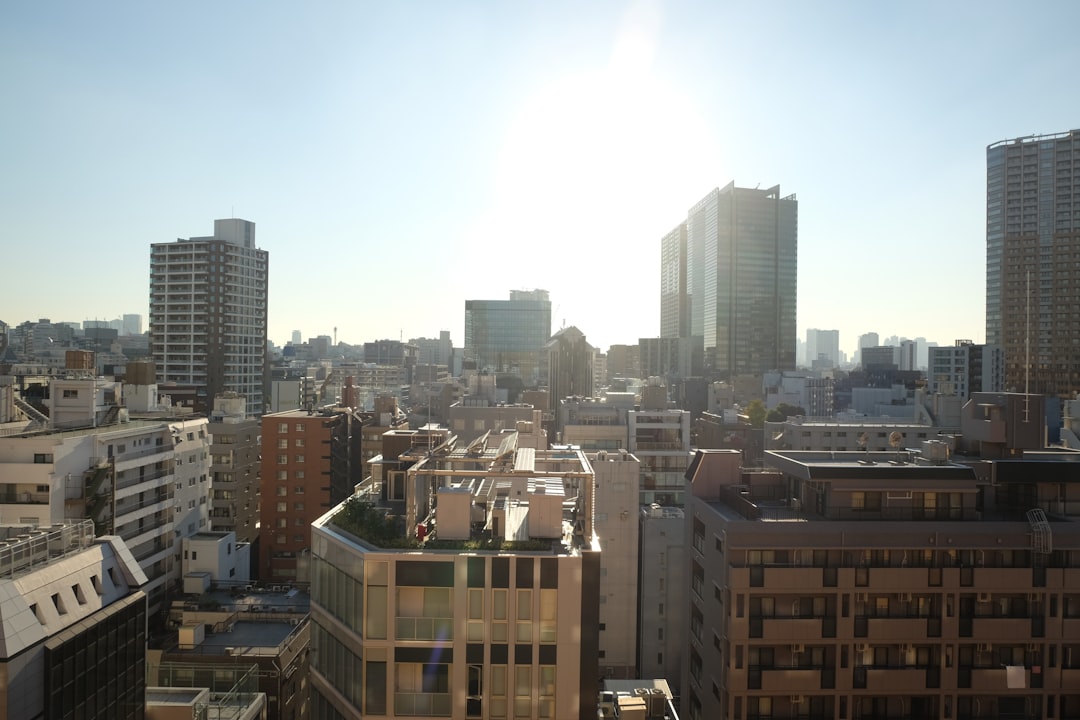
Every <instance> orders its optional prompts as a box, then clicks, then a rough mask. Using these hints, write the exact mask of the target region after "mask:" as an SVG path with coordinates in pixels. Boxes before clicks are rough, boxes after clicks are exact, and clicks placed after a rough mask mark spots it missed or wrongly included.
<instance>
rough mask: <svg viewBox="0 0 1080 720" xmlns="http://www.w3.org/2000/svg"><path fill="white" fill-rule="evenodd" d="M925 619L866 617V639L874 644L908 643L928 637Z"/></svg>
mask: <svg viewBox="0 0 1080 720" xmlns="http://www.w3.org/2000/svg"><path fill="white" fill-rule="evenodd" d="M928 619H929V618H926V617H868V618H866V624H867V633H866V637H870V638H873V639H874V642H878V643H884V642H910V641H911V640H912V638H924V637H927V636H928V633H927V623H926V621H927V620H928Z"/></svg>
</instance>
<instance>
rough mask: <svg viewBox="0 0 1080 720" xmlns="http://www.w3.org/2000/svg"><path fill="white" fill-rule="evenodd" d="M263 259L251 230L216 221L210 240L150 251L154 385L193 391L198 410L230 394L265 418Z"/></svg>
mask: <svg viewBox="0 0 1080 720" xmlns="http://www.w3.org/2000/svg"><path fill="white" fill-rule="evenodd" d="M267 265H268V254H267V252H266V251H265V250H259V249H258V248H257V247H255V223H253V222H248V221H247V220H239V219H229V220H215V221H214V234H213V236H212V237H193V238H191V239H189V240H182V239H179V240H177V241H176V242H172V243H154V244H153V245H151V254H150V348H151V352H152V354H153V358H154V361H155V363H156V364H157V371H158V382H162V383H166V382H175V383H178V384H180V385H192V386H195V387H196V388H197V390H196V392H197V397H199V398H200V399H201V400H202V405H203V408H202V409H203V410H204V411H207V412H208V411H209V409H210V405H211V404H212V402H213V399H214V397H216V396H217V395H219V394H221V393H223V392H225V391H232V392H235V393H238V394H240V395H243V396H244V397H245V398H246V399H247V414H248V415H261V414H262V412H263V377H264V367H265V365H266V292H267Z"/></svg>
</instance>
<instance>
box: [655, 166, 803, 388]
mask: <svg viewBox="0 0 1080 720" xmlns="http://www.w3.org/2000/svg"><path fill="white" fill-rule="evenodd" d="M670 237H671V235H669V236H668V238H670ZM664 244H665V247H666V246H667V245H668V244H669V241H668V239H667V238H665V243H664ZM685 267H686V296H687V299H688V302H689V307H690V334H691V335H692V336H697V337H700V338H702V341H703V344H704V348H705V358H706V360H705V364H706V372H707V373H708V374H710V375H711V376H712V377H714V378H718V379H721V378H723V379H728V378H731V377H733V376H735V375H741V374H761V373H763V372H766V371H769V370H791V369H794V368H795V334H796V330H795V311H796V296H797V290H798V286H797V282H798V278H797V270H798V202H797V201H796V199H795V196H794V195H789V196H787V197H781V196H780V186H779V185H777V186H775V187H772V188H769V189H767V190H759V189H749V188H737V187H735V184H734V183H730V184H728V185H727V186H726V187H724V188H723V189H717V190H713V191H712V192H710V193H709V194H708V195H706V196H705V197H704V198H702V199H701V201H699V202H698V203H697V204H696V205H694V206H693V207H692V208H690V212H689V214H688V217H687V221H686V266H685Z"/></svg>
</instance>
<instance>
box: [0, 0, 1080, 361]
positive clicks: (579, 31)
mask: <svg viewBox="0 0 1080 720" xmlns="http://www.w3.org/2000/svg"><path fill="white" fill-rule="evenodd" d="M1078 26H1080V3H1073V2H1055V3H1048V2H1041V3H1040V2H1027V3H1023V4H1021V3H1019V2H1016V3H1000V2H974V1H968V0H958V1H957V2H950V3H941V2H903V3H883V2H870V3H868V2H862V1H859V2H828V1H823V2H813V3H808V2H787V1H785V0H779V1H777V2H772V3H736V2H715V1H710V2H701V3H698V2H664V3H659V2H604V1H602V0H597V1H594V2H587V3H582V2H560V1H558V0H554V1H552V0H548V1H545V2H527V1H524V0H523V1H522V2H494V1H493V0H487V1H484V2H467V1H464V0H462V1H457V2H445V1H440V2H419V1H416V2H382V3H366V2H316V3H303V4H301V3H294V2H274V1H262V2H241V1H237V2H229V3H211V2H186V3H141V2H114V3H104V4H102V3H85V2H74V1H71V2H63V1H57V2H49V3H22V2H16V3H3V4H2V5H0V93H2V97H3V105H2V107H3V110H2V111H0V137H2V138H3V140H2V141H0V252H2V254H0V289H2V292H0V320H2V321H4V322H7V323H8V324H11V325H14V324H18V323H20V322H22V321H24V320H29V319H37V318H41V317H48V318H50V319H52V320H53V321H84V320H94V319H112V318H117V317H120V316H121V315H122V314H124V313H139V314H142V315H143V316H144V318H147V317H148V294H149V258H150V244H151V243H155V242H170V241H173V240H175V239H177V238H188V237H196V236H206V235H210V234H212V232H213V221H214V219H216V218H228V217H239V218H244V219H247V220H251V221H253V222H255V223H256V243H257V245H258V246H259V247H260V248H262V249H264V250H267V251H268V252H269V257H270V289H269V310H268V319H269V337H270V339H271V340H272V341H274V342H275V343H277V344H279V345H281V344H284V343H285V342H286V341H287V340H289V338H290V336H291V332H292V331H293V330H299V331H300V332H301V334H302V337H303V338H305V339H306V338H309V337H315V336H317V335H330V336H333V335H334V333H335V329H336V332H337V338H338V339H339V340H341V341H343V342H350V343H362V342H365V341H370V340H376V339H384V338H389V339H404V340H408V339H410V338H415V337H437V336H438V334H439V331H440V330H449V331H450V335H451V338H452V340H453V342H454V344H455V345H456V346H461V345H463V344H464V334H463V332H464V331H463V327H464V306H465V300H467V299H507V298H508V297H509V292H510V291H511V290H514V289H532V288H543V289H546V290H548V291H549V293H550V297H551V302H552V316H553V317H552V326H553V327H552V330H553V331H555V330H557V329H558V328H559V327H562V326H564V325H565V326H569V325H575V326H577V327H578V328H579V329H580V330H581V331H582V332H584V333H585V335H586V337H587V339H588V340H589V342H590V343H591V344H593V345H594V346H597V347H600V348H601V349H604V350H606V349H607V348H608V347H609V346H610V345H612V344H616V343H625V344H633V343H635V342H637V339H638V338H639V337H653V336H656V335H658V334H659V280H660V272H659V262H660V238H661V237H662V236H663V235H664V234H665V233H667V232H668V231H670V230H671V229H672V228H673V227H675V226H676V225H677V224H678V223H679V222H681V221H682V220H684V219H685V218H686V213H687V211H688V210H689V208H690V207H691V206H692V205H693V204H694V203H695V202H697V201H698V200H699V199H701V198H702V197H704V196H705V195H706V194H707V193H708V192H709V191H710V190H712V189H713V188H716V187H723V186H725V185H727V184H728V183H729V182H731V181H733V180H734V181H735V183H736V185H738V186H740V187H757V186H759V185H760V186H761V187H771V186H773V185H777V184H779V185H780V189H781V193H782V194H783V195H787V194H791V193H794V194H795V195H796V196H797V198H798V200H799V238H798V243H799V273H798V283H799V287H798V303H799V305H798V327H799V336H800V338H801V339H805V336H806V329H807V328H820V329H838V330H839V331H840V345H841V349H843V350H845V351H847V352H851V351H852V350H853V349H854V348H855V346H856V344H857V340H858V335H860V334H862V333H865V332H869V331H873V332H877V333H879V334H880V336H881V337H882V338H884V337H886V336H890V335H899V336H907V337H912V338H913V337H919V336H921V337H925V338H927V339H929V340H931V341H936V342H939V343H941V344H950V343H951V342H952V341H953V340H954V339H957V338H966V339H971V340H975V341H976V342H979V341H982V340H983V339H984V334H985V331H984V305H985V295H984V287H985V237H986V234H985V212H986V207H985V204H986V200H985V197H986V195H985V175H986V146H987V145H989V144H991V143H994V142H997V141H999V140H1003V139H1006V138H1014V137H1021V136H1027V135H1032V134H1039V133H1054V132H1061V131H1065V130H1069V129H1071V128H1077V127H1080V93H1078V92H1077V91H1076V87H1077V79H1076V72H1075V70H1076V67H1077V66H1078V61H1080V43H1077V42H1076V38H1075V28H1076V27H1078Z"/></svg>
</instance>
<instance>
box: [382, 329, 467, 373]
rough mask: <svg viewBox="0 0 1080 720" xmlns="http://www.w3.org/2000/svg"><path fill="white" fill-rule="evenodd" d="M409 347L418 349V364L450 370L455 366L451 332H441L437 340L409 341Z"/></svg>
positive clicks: (418, 339)
mask: <svg viewBox="0 0 1080 720" xmlns="http://www.w3.org/2000/svg"><path fill="white" fill-rule="evenodd" d="M409 345H412V346H415V347H416V350H417V362H420V363H425V364H427V365H445V366H446V367H448V368H449V367H452V366H453V364H454V344H453V343H452V342H451V341H450V331H449V330H440V331H439V337H437V338H424V337H421V338H414V339H412V340H409ZM365 359H366V356H365Z"/></svg>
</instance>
